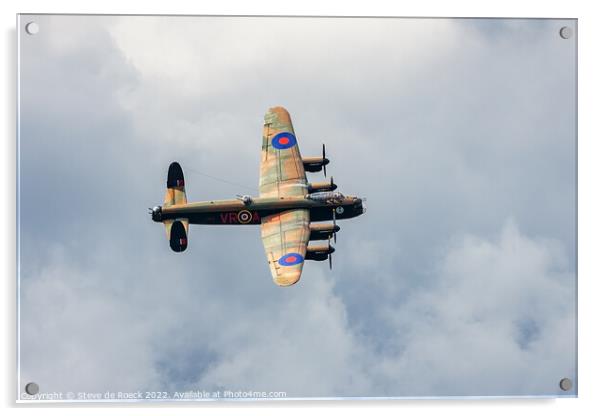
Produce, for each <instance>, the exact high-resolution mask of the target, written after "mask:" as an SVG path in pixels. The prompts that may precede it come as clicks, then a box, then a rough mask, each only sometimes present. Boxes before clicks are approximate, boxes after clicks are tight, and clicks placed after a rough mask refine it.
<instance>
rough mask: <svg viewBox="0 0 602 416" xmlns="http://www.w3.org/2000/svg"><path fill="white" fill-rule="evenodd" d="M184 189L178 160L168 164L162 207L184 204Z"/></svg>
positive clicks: (182, 175) (182, 174) (182, 173)
mask: <svg viewBox="0 0 602 416" xmlns="http://www.w3.org/2000/svg"><path fill="white" fill-rule="evenodd" d="M186 202H187V201H186V190H185V189H184V172H183V171H182V167H181V166H180V164H179V163H178V162H173V163H172V164H171V165H169V170H168V171H167V190H166V191H165V199H164V201H163V206H164V207H171V206H173V205H183V204H186Z"/></svg>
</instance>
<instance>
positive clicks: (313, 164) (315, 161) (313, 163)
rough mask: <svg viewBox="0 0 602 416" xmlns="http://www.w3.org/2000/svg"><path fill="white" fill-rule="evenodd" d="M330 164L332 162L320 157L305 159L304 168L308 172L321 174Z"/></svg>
mask: <svg viewBox="0 0 602 416" xmlns="http://www.w3.org/2000/svg"><path fill="white" fill-rule="evenodd" d="M329 163H330V160H328V159H327V158H325V157H320V156H314V157H304V158H303V167H304V168H305V171H306V172H319V171H321V170H322V167H323V166H326V165H328V164H329Z"/></svg>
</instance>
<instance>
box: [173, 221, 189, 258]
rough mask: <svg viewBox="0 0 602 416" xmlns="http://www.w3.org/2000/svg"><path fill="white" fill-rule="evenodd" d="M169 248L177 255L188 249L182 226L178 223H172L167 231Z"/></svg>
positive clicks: (185, 234)
mask: <svg viewBox="0 0 602 416" xmlns="http://www.w3.org/2000/svg"><path fill="white" fill-rule="evenodd" d="M169 246H170V247H171V249H172V250H173V251H175V252H177V253H180V252H182V251H184V250H186V247H188V236H187V233H186V228H185V227H184V224H182V222H180V221H174V222H173V224H171V229H170V231H169Z"/></svg>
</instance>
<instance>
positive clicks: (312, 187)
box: [307, 181, 338, 194]
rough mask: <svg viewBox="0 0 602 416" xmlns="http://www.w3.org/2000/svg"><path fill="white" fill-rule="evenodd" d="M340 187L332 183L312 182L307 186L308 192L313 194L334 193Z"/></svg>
mask: <svg viewBox="0 0 602 416" xmlns="http://www.w3.org/2000/svg"><path fill="white" fill-rule="evenodd" d="M337 188H338V186H337V185H336V184H335V183H334V182H332V181H330V182H312V183H309V184H308V185H307V191H308V192H309V193H310V194H311V193H313V192H325V191H334V190H335V189H337Z"/></svg>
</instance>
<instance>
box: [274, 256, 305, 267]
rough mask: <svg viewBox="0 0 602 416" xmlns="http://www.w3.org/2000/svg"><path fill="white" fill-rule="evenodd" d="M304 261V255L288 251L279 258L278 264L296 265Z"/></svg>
mask: <svg viewBox="0 0 602 416" xmlns="http://www.w3.org/2000/svg"><path fill="white" fill-rule="evenodd" d="M302 262H303V256H301V254H299V253H286V254H285V255H284V256H282V257H280V259H279V260H278V264H279V265H281V266H294V265H295V264H299V263H302Z"/></svg>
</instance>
